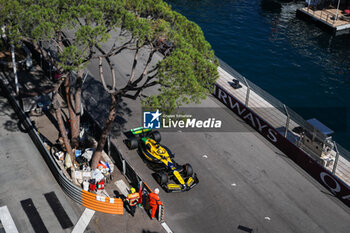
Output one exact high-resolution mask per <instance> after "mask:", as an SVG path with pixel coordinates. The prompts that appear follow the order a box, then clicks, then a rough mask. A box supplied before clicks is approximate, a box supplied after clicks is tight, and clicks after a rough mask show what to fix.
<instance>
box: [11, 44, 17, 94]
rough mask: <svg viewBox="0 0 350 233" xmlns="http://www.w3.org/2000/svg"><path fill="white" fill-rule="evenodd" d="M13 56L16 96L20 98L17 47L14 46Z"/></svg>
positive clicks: (12, 47) (12, 48)
mask: <svg viewBox="0 0 350 233" xmlns="http://www.w3.org/2000/svg"><path fill="white" fill-rule="evenodd" d="M11 55H12V63H13V74H14V75H15V87H16V95H17V97H19V87H18V76H17V67H16V58H15V46H14V45H11Z"/></svg>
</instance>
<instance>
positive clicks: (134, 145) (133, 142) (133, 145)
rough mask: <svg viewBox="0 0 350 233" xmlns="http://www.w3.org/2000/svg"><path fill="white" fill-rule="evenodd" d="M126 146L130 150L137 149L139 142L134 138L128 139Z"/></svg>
mask: <svg viewBox="0 0 350 233" xmlns="http://www.w3.org/2000/svg"><path fill="white" fill-rule="evenodd" d="M126 146H127V147H128V148H129V149H130V150H133V149H136V148H137V147H138V146H139V142H138V141H137V138H135V137H132V138H128V139H127V140H126Z"/></svg>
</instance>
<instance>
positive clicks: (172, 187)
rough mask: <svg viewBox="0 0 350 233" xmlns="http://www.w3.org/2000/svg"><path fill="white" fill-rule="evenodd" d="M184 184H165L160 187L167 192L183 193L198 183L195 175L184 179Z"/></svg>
mask: <svg viewBox="0 0 350 233" xmlns="http://www.w3.org/2000/svg"><path fill="white" fill-rule="evenodd" d="M184 181H185V183H184V184H176V183H170V182H169V183H166V184H163V185H162V188H163V189H164V190H165V191H167V192H185V191H188V190H190V189H192V188H193V187H194V186H196V185H197V184H198V183H199V180H198V178H197V174H196V173H194V174H193V176H190V177H188V178H187V179H184Z"/></svg>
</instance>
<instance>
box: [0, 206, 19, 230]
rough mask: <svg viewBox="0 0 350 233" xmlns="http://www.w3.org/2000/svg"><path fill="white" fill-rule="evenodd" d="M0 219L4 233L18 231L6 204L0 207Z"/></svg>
mask: <svg viewBox="0 0 350 233" xmlns="http://www.w3.org/2000/svg"><path fill="white" fill-rule="evenodd" d="M0 220H1V224H2V226H3V227H4V229H5V232H6V233H18V230H17V227H16V225H15V222H14V221H13V219H12V217H11V214H10V211H9V209H8V208H7V206H2V207H0Z"/></svg>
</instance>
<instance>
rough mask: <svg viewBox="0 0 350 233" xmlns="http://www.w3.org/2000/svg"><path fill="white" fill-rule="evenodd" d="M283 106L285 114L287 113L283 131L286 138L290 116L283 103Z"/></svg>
mask: <svg viewBox="0 0 350 233" xmlns="http://www.w3.org/2000/svg"><path fill="white" fill-rule="evenodd" d="M283 107H284V110H285V111H286V115H287V120H286V130H285V131H284V137H285V138H286V137H287V135H288V130H289V122H290V116H289V112H288V109H287V107H286V105H285V104H283Z"/></svg>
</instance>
